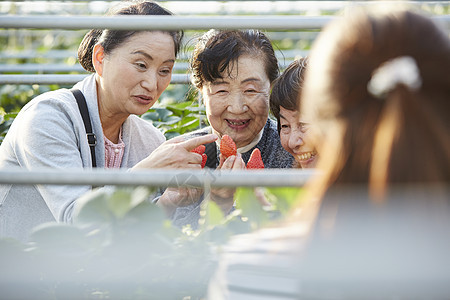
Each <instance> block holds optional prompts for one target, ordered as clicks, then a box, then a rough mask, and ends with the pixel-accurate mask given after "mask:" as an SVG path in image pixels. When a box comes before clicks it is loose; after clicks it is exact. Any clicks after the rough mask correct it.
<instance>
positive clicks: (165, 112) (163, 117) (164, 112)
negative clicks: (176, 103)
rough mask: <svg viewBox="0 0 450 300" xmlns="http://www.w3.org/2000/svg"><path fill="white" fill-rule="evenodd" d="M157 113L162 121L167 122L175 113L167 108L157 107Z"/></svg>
mask: <svg viewBox="0 0 450 300" xmlns="http://www.w3.org/2000/svg"><path fill="white" fill-rule="evenodd" d="M155 111H156V112H157V113H158V115H159V120H160V121H166V119H167V117H169V116H171V115H173V112H171V111H170V110H168V109H167V108H162V107H156V108H155Z"/></svg>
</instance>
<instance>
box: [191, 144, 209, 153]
mask: <svg viewBox="0 0 450 300" xmlns="http://www.w3.org/2000/svg"><path fill="white" fill-rule="evenodd" d="M205 149H206V147H205V145H200V146H197V147H195V148H194V149H192V150H191V152H194V153H198V154H203V153H204V152H205Z"/></svg>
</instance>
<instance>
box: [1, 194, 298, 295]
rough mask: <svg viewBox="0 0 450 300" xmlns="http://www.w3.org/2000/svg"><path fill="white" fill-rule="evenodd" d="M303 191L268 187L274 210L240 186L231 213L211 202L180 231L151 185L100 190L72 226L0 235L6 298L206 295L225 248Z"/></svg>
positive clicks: (52, 225)
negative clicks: (20, 238)
mask: <svg viewBox="0 0 450 300" xmlns="http://www.w3.org/2000/svg"><path fill="white" fill-rule="evenodd" d="M299 193H301V189H285V190H284V191H283V192H282V194H283V196H282V197H280V198H275V196H276V195H279V194H280V191H279V190H278V189H272V188H267V189H265V190H264V194H265V195H266V196H268V197H269V198H271V199H270V202H271V203H272V208H271V209H269V210H264V209H261V205H260V204H259V203H258V202H257V200H256V198H255V197H256V196H255V194H254V193H253V189H250V188H238V189H237V192H236V197H235V200H236V203H237V204H238V208H237V209H236V210H234V211H233V212H232V213H231V214H230V215H228V216H224V215H223V213H222V212H221V210H220V208H219V207H218V206H217V205H216V204H215V203H213V202H205V203H206V205H204V206H203V210H204V214H203V216H204V217H203V218H204V219H205V220H206V221H205V222H203V223H202V226H200V227H199V229H197V230H192V229H191V228H190V227H189V226H186V227H184V228H182V229H181V230H180V229H178V228H175V227H173V226H172V225H171V223H170V221H169V220H168V219H167V218H166V216H165V214H164V212H163V211H162V209H160V208H159V207H158V206H157V205H155V204H153V203H151V202H150V201H148V200H149V199H151V198H152V197H151V196H152V195H153V194H154V190H152V189H149V188H146V187H138V188H125V187H121V188H120V187H118V188H115V189H113V188H106V189H98V190H94V191H93V192H91V193H89V194H87V195H85V196H84V197H82V198H81V199H79V203H78V204H79V205H78V206H77V210H76V211H75V212H74V221H73V224H61V223H48V224H43V225H40V226H38V227H36V228H35V229H34V231H33V233H32V235H31V242H29V243H26V244H22V243H19V242H17V241H15V240H12V239H9V240H8V239H0V268H1V269H2V272H1V274H0V289H1V290H2V297H5V299H6V298H8V297H11V298H16V299H19V298H20V299H22V298H24V299H30V298H33V299H60V298H61V299H203V298H204V296H205V294H206V289H207V285H208V281H209V278H210V277H211V275H212V273H213V271H214V269H215V267H216V264H217V259H218V257H219V254H220V249H221V245H223V244H224V243H226V242H227V241H228V240H229V238H230V237H232V236H233V235H235V234H239V233H247V232H251V231H253V230H256V229H258V228H261V227H262V226H267V225H270V224H271V222H273V221H274V220H280V219H281V218H282V217H283V216H284V215H285V212H286V211H287V210H288V209H289V208H290V207H292V205H294V203H295V202H296V201H297V199H298V197H299ZM281 207H282V208H283V209H282V210H278V208H281ZM275 210H277V211H278V213H277V214H275V215H276V217H275V218H274V214H273V213H274V211H275ZM22 285H23V286H26V289H20V288H18V287H19V286H22Z"/></svg>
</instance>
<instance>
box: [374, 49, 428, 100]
mask: <svg viewBox="0 0 450 300" xmlns="http://www.w3.org/2000/svg"><path fill="white" fill-rule="evenodd" d="M400 83H401V84H404V85H405V86H407V87H408V88H409V89H410V90H411V91H417V90H418V89H419V88H420V87H421V85H422V79H421V78H420V72H419V68H418V67H417V64H416V61H415V60H414V58H412V57H411V56H400V57H397V58H394V59H391V60H388V61H387V62H385V63H383V64H382V65H381V66H380V67H378V68H377V69H376V70H375V71H374V72H373V73H372V78H371V79H370V81H369V83H368V84H367V90H368V91H369V93H370V94H372V95H373V96H375V97H377V98H382V97H383V96H384V95H386V94H387V93H388V92H390V91H391V90H393V89H394V88H395V87H396V86H397V84H400Z"/></svg>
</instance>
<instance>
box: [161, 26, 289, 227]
mask: <svg viewBox="0 0 450 300" xmlns="http://www.w3.org/2000/svg"><path fill="white" fill-rule="evenodd" d="M191 69H192V82H193V84H194V85H195V87H196V88H197V89H198V91H199V92H200V93H201V96H202V98H203V101H204V103H205V106H206V116H207V118H208V121H209V124H210V125H211V126H209V127H207V128H204V129H202V130H199V131H197V132H194V133H189V134H187V135H186V138H187V139H191V138H193V137H196V136H205V135H207V134H211V133H215V134H216V135H217V136H218V137H219V139H218V140H217V141H216V142H212V143H209V144H207V145H206V151H205V153H206V154H207V156H208V160H207V162H206V166H207V167H209V168H213V169H216V168H218V169H222V170H223V169H243V168H245V165H246V164H247V162H248V160H249V158H250V155H251V153H252V152H253V150H254V149H255V148H258V149H259V150H260V151H261V157H262V161H263V163H264V166H265V168H290V167H292V164H293V162H294V158H293V157H292V155H290V154H289V153H288V152H287V151H286V150H285V149H283V147H282V145H281V143H280V138H279V136H278V132H277V123H276V121H274V120H272V119H270V118H269V95H270V88H271V85H272V83H273V81H274V80H275V79H276V78H277V76H278V74H279V69H278V61H277V58H276V57H275V53H274V50H273V47H272V44H271V42H270V40H269V39H268V38H267V36H266V35H264V34H263V33H262V32H260V31H258V30H242V31H241V30H210V31H209V32H207V33H205V34H204V35H203V36H202V37H201V38H200V39H199V41H198V42H197V44H196V46H195V49H194V53H193V57H192V59H191ZM224 135H228V136H230V137H231V138H232V139H233V140H234V142H235V143H236V147H237V155H236V156H230V157H228V158H227V159H224V157H222V156H221V153H220V147H219V145H220V139H221V138H222V137H223V136H224ZM169 191H171V192H172V203H173V204H174V205H173V207H176V210H175V212H174V215H173V219H174V222H175V224H176V225H179V226H182V225H185V224H191V225H192V226H193V227H196V225H197V224H196V221H197V219H198V212H199V206H200V203H201V199H202V196H200V194H201V192H202V191H197V193H196V191H193V190H189V191H187V190H179V189H178V190H173V189H170V190H169ZM233 194H234V190H233V189H216V190H212V193H211V195H210V196H211V199H212V200H213V201H215V202H216V203H217V204H218V205H219V207H220V208H221V209H222V210H223V212H224V213H228V212H229V211H230V210H231V209H232V207H233ZM192 202H194V204H190V205H187V206H183V205H182V204H181V203H192Z"/></svg>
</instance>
